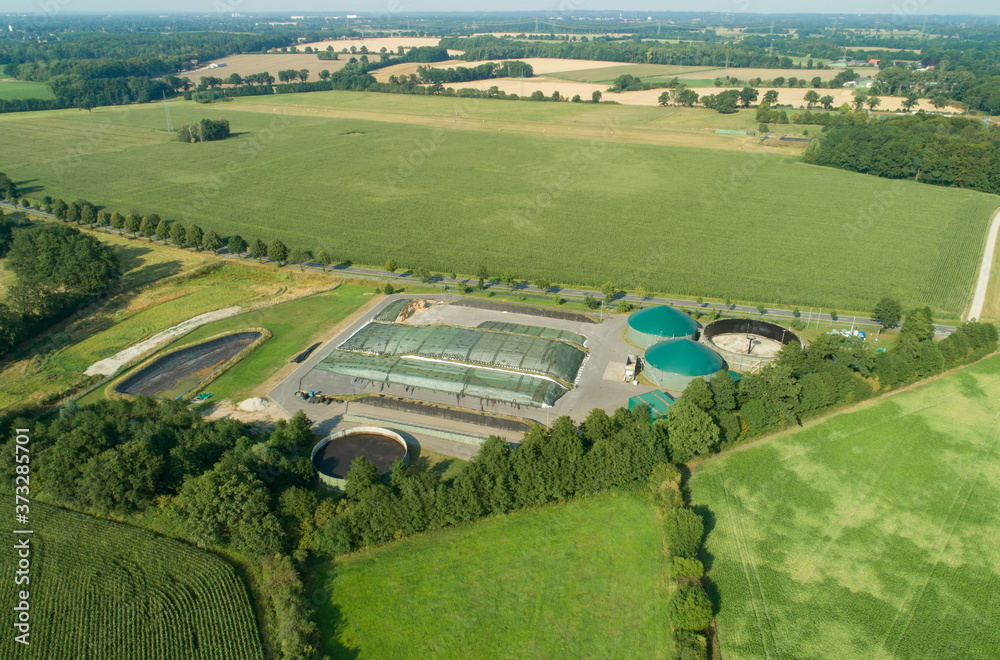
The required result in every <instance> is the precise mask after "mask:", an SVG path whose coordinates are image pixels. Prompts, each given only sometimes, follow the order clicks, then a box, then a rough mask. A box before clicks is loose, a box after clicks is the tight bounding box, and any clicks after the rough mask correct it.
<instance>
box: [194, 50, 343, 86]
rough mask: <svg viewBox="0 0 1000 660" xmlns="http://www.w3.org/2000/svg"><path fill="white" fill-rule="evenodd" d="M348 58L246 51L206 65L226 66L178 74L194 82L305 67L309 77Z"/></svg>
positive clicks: (272, 73)
mask: <svg viewBox="0 0 1000 660" xmlns="http://www.w3.org/2000/svg"><path fill="white" fill-rule="evenodd" d="M347 60H348V58H346V57H342V58H341V59H339V60H320V59H318V58H317V57H316V54H315V53H271V54H268V55H260V54H248V55H230V56H229V57H221V58H219V59H217V60H212V61H211V62H206V63H205V64H206V66H207V65H208V64H212V63H221V62H225V63H226V66H224V67H219V68H217V69H207V68H201V69H198V70H197V71H188V72H187V73H183V74H179V75H180V76H181V77H182V78H187V79H188V80H191V81H193V82H198V81H199V80H200V79H201V77H202V76H216V77H217V78H222V79H225V78H228V77H229V76H231V75H232V74H234V73H238V74H239V75H240V76H248V75H250V74H252V73H263V72H265V71H267V72H268V73H270V74H271V75H272V76H274V77H275V78H277V77H278V72H279V71H283V70H285V69H296V70H298V69H307V70H308V71H309V77H310V79H312V80H316V79H317V74H319V72H320V71H322V70H323V69H326V70H327V71H336V70H338V69H340V68H341V67H342V66H344V65H345V64H347Z"/></svg>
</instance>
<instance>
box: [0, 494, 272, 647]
mask: <svg viewBox="0 0 1000 660" xmlns="http://www.w3.org/2000/svg"><path fill="white" fill-rule="evenodd" d="M31 515H32V526H33V529H34V531H35V534H34V536H33V537H32V541H31V544H32V566H31V584H30V587H29V588H30V591H31V599H30V603H31V637H30V641H31V644H30V646H29V647H27V648H25V649H23V651H21V652H19V653H18V655H19V656H20V657H25V658H39V659H42V658H101V659H102V660H105V659H108V660H112V659H114V658H121V659H123V660H158V659H161V658H164V659H165V658H205V659H209V658H219V659H220V660H221V659H227V660H228V659H233V658H241V659H242V658H260V659H262V658H263V657H264V655H263V651H262V647H261V642H260V637H259V635H258V632H257V626H256V622H255V620H254V614H253V610H252V609H251V605H250V600H249V598H248V596H247V591H246V587H245V586H244V584H243V583H242V581H241V580H240V578H239V577H238V576H237V575H236V572H235V571H234V570H233V568H232V567H231V566H229V565H228V564H227V563H226V562H225V561H223V560H222V559H219V558H218V557H216V556H214V555H212V554H209V553H207V552H203V551H201V550H198V549H196V548H193V547H191V546H188V545H186V544H184V543H181V542H179V541H175V540H173V539H169V538H166V537H162V536H158V535H156V534H153V533H151V532H148V531H145V530H141V529H138V528H135V527H131V526H129V525H122V524H118V523H114V522H109V521H105V520H100V519H97V518H92V517H90V516H87V515H83V514H80V513H76V512H72V511H66V510H63V509H59V508H56V507H51V506H47V505H44V504H41V503H40V502H33V503H32V505H31ZM4 529H5V531H6V532H7V536H8V538H11V534H10V531H11V530H12V529H13V527H11V525H10V524H9V523H5V525H4ZM8 571H10V572H12V571H13V562H12V561H8V562H5V563H4V573H5V575H3V588H2V589H3V599H4V601H5V602H7V603H13V602H15V601H14V596H15V593H16V591H15V585H14V579H13V575H8V574H6V573H7V572H8ZM23 588H25V587H23V586H21V587H17V589H23ZM12 645H13V642H11V641H10V640H9V639H8V643H7V645H6V648H7V651H5V653H7V652H10V649H11V647H12ZM0 655H3V654H0ZM4 657H12V656H4Z"/></svg>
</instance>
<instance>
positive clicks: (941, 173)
mask: <svg viewBox="0 0 1000 660" xmlns="http://www.w3.org/2000/svg"><path fill="white" fill-rule="evenodd" d="M818 114H819V113H818ZM817 123H820V122H817ZM806 161H807V162H810V163H815V164H817V165H829V166H831V167H839V168H841V169H845V170H851V171H854V172H862V173H865V174H875V175H877V176H882V177H887V178H890V179H913V180H916V181H922V182H924V183H932V184H935V185H941V186H955V187H959V188H971V189H973V190H980V191H982V192H988V193H1000V129H997V128H996V127H994V126H990V125H987V124H983V123H982V122H980V121H977V120H973V119H964V118H960V117H951V118H948V117H937V116H933V115H926V114H922V113H920V114H916V115H911V116H907V117H893V118H889V119H885V120H883V121H863V120H862V121H861V122H860V123H857V121H856V120H852V121H848V120H846V119H845V120H842V121H838V122H836V123H833V124H831V125H829V126H828V128H826V129H825V130H824V132H823V133H822V135H821V136H820V137H819V138H818V139H817V140H814V141H813V142H812V143H811V144H810V145H809V149H808V151H807V152H806Z"/></svg>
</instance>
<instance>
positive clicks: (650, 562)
mask: <svg viewBox="0 0 1000 660" xmlns="http://www.w3.org/2000/svg"><path fill="white" fill-rule="evenodd" d="M317 581H318V584H320V585H325V586H326V587H327V588H328V589H329V591H330V593H331V597H330V601H329V602H327V603H324V604H322V605H320V607H319V608H318V611H317V621H318V623H319V626H320V631H321V633H322V635H323V639H324V643H325V646H326V652H327V653H328V654H329V655H331V656H332V657H363V658H428V657H434V658H558V657H592V658H610V657H616V658H668V657H672V654H671V652H670V648H671V642H670V628H669V623H668V620H667V617H666V600H667V598H666V591H665V589H666V566H665V560H664V551H663V540H662V537H661V532H660V524H659V522H658V520H657V518H656V516H655V515H654V513H653V509H652V508H651V507H650V506H649V505H648V504H646V502H645V501H644V500H643V499H640V498H636V497H632V496H619V497H614V496H611V495H604V496H600V497H594V498H591V499H585V500H578V501H574V502H570V503H568V504H565V505H560V506H551V507H545V508H543V509H539V510H534V511H527V512H522V513H516V514H512V515H509V516H505V517H502V518H496V519H491V520H486V521H484V522H480V523H476V524H474V525H464V526H461V527H457V528H450V529H446V530H443V531H438V532H432V533H427V534H422V535H420V536H417V537H414V538H411V539H407V540H404V541H401V542H398V543H395V544H392V545H390V546H386V547H382V548H378V549H376V550H372V551H365V552H359V553H355V554H353V555H351V556H348V557H346V558H343V559H340V560H338V561H337V562H336V563H334V564H333V565H332V566H331V567H329V568H328V569H326V570H324V571H321V572H320V574H319V575H318V576H317Z"/></svg>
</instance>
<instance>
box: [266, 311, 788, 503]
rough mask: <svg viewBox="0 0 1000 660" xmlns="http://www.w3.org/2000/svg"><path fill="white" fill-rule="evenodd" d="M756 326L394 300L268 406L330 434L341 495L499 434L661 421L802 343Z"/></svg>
mask: <svg viewBox="0 0 1000 660" xmlns="http://www.w3.org/2000/svg"><path fill="white" fill-rule="evenodd" d="M799 341H800V340H799V338H798V337H797V336H796V335H795V334H794V333H792V332H791V331H790V330H788V329H786V328H783V327H781V326H779V325H776V324H774V323H768V322H765V321H761V320H756V319H742V318H726V319H718V320H715V321H712V322H710V323H708V324H707V325H705V326H702V325H700V324H699V323H698V321H697V320H696V319H695V318H694V317H693V316H692V315H690V314H688V313H687V312H684V311H681V310H680V309H677V308H675V307H670V306H667V305H655V306H651V307H646V308H643V309H641V310H639V311H637V312H634V313H632V314H631V315H628V316H625V315H612V316H606V317H604V318H603V319H600V318H595V317H594V316H592V315H590V314H585V313H581V312H574V311H567V310H559V309H552V308H542V307H532V306H528V305H520V304H513V303H507V302H498V301H490V300H482V299H475V298H462V297H457V296H436V297H431V296H423V297H420V296H403V295H395V296H390V297H388V298H386V299H385V300H383V301H381V302H380V303H379V304H378V305H376V306H375V307H374V308H372V309H371V310H370V311H369V312H367V313H366V314H365V315H364V316H363V317H362V318H360V319H358V320H356V321H355V322H354V323H353V324H351V325H350V326H349V327H346V328H344V329H343V330H342V331H340V332H339V333H338V334H337V335H336V336H335V337H334V338H333V339H332V340H330V341H329V342H327V343H326V344H323V345H321V346H319V347H318V348H316V350H315V351H312V352H307V353H306V354H304V355H303V359H302V361H301V364H300V366H299V367H298V368H296V369H295V371H294V372H293V373H292V374H291V375H290V376H288V377H287V378H286V379H285V380H284V381H282V383H281V384H279V385H278V386H277V387H275V388H274V389H273V390H272V391H271V392H270V393H269V396H270V397H271V399H273V400H274V401H276V402H277V403H279V405H281V406H282V407H283V408H284V409H285V410H287V411H289V412H295V411H296V410H299V409H301V410H303V411H304V412H305V413H306V414H307V415H308V416H309V417H310V419H313V420H315V421H316V422H317V423H318V424H319V425H320V426H321V427H322V428H325V429H326V432H327V433H328V434H329V435H327V437H325V438H324V439H323V440H321V441H320V442H319V443H318V444H317V445H316V447H315V448H314V451H313V453H312V466H313V469H314V471H315V475H316V479H317V481H318V482H319V483H320V484H322V485H324V486H326V487H328V488H332V489H338V490H339V489H343V487H344V483H345V482H344V478H345V477H346V475H347V472H348V470H349V469H350V468H351V464H352V462H353V461H354V460H355V459H357V458H359V457H364V458H366V459H368V460H369V461H371V463H373V464H374V465H375V468H376V470H377V472H378V473H379V474H381V475H382V476H383V478H387V476H388V474H389V472H390V471H391V469H392V465H393V464H394V463H395V462H396V461H403V462H404V464H405V463H407V462H408V461H410V460H412V456H413V455H417V456H419V454H420V451H422V450H426V449H427V448H430V447H437V450H436V451H440V452H442V453H445V454H448V455H451V456H456V457H459V458H471V457H472V456H474V455H475V453H476V452H477V451H478V448H479V446H480V445H481V444H482V443H483V442H484V441H485V440H486V439H487V438H488V437H490V436H500V437H502V438H504V439H506V440H507V441H508V442H511V443H518V442H520V441H521V439H522V437H523V435H524V433H525V432H526V431H527V430H529V429H530V428H531V426H532V425H534V424H541V425H543V426H551V425H552V423H553V422H554V421H555V420H556V419H557V418H559V417H562V416H567V417H569V418H571V419H572V420H574V421H576V422H580V421H583V420H584V419H585V418H586V417H587V415H588V414H590V413H591V411H593V410H594V409H595V408H597V409H602V410H604V411H606V412H608V413H612V412H614V410H615V409H617V408H619V407H621V406H623V405H625V404H626V402H627V406H628V408H630V409H633V408H636V407H637V406H646V407H647V408H648V409H649V411H650V415H651V416H652V417H654V418H655V417H657V416H661V415H669V409H670V406H671V405H672V404H673V403H674V401H675V399H676V398H677V397H679V396H680V395H681V393H682V392H683V391H684V389H685V388H686V387H687V386H688V384H689V383H691V381H692V380H694V379H698V378H702V379H709V378H712V377H714V376H716V375H718V374H724V375H726V376H728V377H730V378H733V379H734V380H739V379H740V378H741V377H742V374H743V373H754V372H756V371H757V370H759V369H760V368H761V367H762V366H764V365H766V364H768V363H770V362H772V361H774V360H775V359H776V358H777V355H778V351H779V350H780V349H781V347H782V346H784V345H786V344H789V343H793V342H799Z"/></svg>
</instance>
